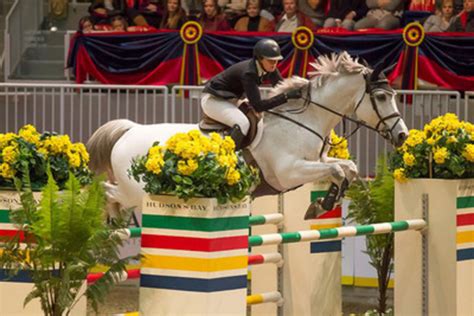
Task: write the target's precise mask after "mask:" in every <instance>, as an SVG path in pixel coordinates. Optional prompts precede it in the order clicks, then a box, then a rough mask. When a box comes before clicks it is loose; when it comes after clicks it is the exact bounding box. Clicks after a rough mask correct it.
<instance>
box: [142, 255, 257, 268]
mask: <svg viewBox="0 0 474 316" xmlns="http://www.w3.org/2000/svg"><path fill="white" fill-rule="evenodd" d="M247 262H248V257H247V256H236V257H227V258H212V259H203V258H187V257H175V256H156V255H145V256H144V260H143V268H155V269H169V270H185V271H199V272H215V271H223V270H236V269H245V268H247Z"/></svg>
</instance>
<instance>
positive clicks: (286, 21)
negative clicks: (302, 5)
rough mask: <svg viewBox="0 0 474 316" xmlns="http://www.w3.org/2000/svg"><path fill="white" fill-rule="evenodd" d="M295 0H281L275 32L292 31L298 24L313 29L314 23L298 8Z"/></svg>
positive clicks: (314, 27) (314, 28)
mask: <svg viewBox="0 0 474 316" xmlns="http://www.w3.org/2000/svg"><path fill="white" fill-rule="evenodd" d="M296 1H297V0H283V13H282V15H281V16H280V17H279V18H278V19H277V24H276V26H275V31H276V32H290V33H291V32H293V31H294V30H295V29H296V28H297V27H299V26H306V27H307V28H309V29H311V30H313V31H315V30H316V25H315V24H314V23H313V21H311V19H310V18H309V17H308V16H307V15H306V14H304V13H302V12H300V11H299V10H298V5H297V3H296Z"/></svg>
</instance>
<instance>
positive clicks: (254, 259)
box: [249, 255, 265, 265]
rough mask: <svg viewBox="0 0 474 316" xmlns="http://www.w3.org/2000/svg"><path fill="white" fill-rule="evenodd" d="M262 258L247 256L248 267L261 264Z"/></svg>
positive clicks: (259, 256)
mask: <svg viewBox="0 0 474 316" xmlns="http://www.w3.org/2000/svg"><path fill="white" fill-rule="evenodd" d="M264 260H265V259H264V258H263V256H262V255H250V256H249V265H252V264H262V263H263V262H264Z"/></svg>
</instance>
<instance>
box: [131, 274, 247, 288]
mask: <svg viewBox="0 0 474 316" xmlns="http://www.w3.org/2000/svg"><path fill="white" fill-rule="evenodd" d="M140 286H141V287H149V288H158V289H168V290H179V291H191V292H217V291H227V290H235V289H245V288H247V276H246V275H238V276H232V277H225V278H217V279H197V278H183V277H171V276H163V275H149V274H142V275H141V276H140Z"/></svg>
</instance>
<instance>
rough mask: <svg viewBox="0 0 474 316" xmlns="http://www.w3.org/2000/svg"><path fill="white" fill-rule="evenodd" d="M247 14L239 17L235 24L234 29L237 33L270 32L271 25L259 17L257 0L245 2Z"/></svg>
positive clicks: (271, 29)
mask: <svg viewBox="0 0 474 316" xmlns="http://www.w3.org/2000/svg"><path fill="white" fill-rule="evenodd" d="M246 10H247V14H246V15H244V16H243V17H241V18H240V19H239V20H238V21H237V23H236V24H235V27H234V29H235V30H236V31H239V32H271V31H273V25H272V23H271V22H270V21H269V20H268V19H266V18H264V17H263V16H260V2H259V1H258V0H248V1H247V7H246Z"/></svg>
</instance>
